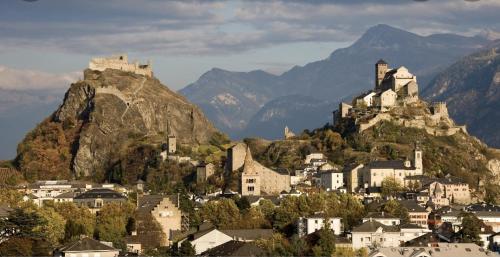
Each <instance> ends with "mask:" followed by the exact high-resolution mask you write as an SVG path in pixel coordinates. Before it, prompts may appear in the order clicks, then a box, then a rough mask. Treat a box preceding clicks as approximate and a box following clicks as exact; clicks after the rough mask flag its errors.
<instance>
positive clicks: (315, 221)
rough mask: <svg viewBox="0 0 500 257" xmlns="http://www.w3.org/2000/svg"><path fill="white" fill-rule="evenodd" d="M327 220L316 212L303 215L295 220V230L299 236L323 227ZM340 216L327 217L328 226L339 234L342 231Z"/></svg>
mask: <svg viewBox="0 0 500 257" xmlns="http://www.w3.org/2000/svg"><path fill="white" fill-rule="evenodd" d="M325 220H327V219H326V218H325V217H324V216H323V215H321V214H317V215H313V216H310V217H303V218H300V219H299V220H298V221H297V230H298V234H299V236H305V235H309V234H312V233H314V232H315V231H318V230H320V229H322V228H325V226H326V225H327V224H325ZM341 220H342V219H341V218H338V217H330V218H328V226H329V228H330V229H331V230H332V231H333V233H334V234H335V235H340V234H341V232H342V223H341Z"/></svg>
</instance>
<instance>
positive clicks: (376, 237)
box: [351, 220, 431, 249]
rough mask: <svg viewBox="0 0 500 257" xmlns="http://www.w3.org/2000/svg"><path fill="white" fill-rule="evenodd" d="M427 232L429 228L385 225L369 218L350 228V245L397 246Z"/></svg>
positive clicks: (357, 247) (368, 246) (359, 246)
mask: <svg viewBox="0 0 500 257" xmlns="http://www.w3.org/2000/svg"><path fill="white" fill-rule="evenodd" d="M429 232H431V231H430V230H429V229H425V228H420V227H416V226H386V225H384V224H382V223H380V222H377V221H374V220H371V221H367V222H364V223H363V224H361V225H359V226H357V227H355V228H353V229H352V231H351V235H352V247H353V248H354V249H361V248H373V247H397V246H399V245H401V244H402V243H404V242H407V241H410V240H412V239H414V238H417V237H419V236H422V235H424V234H426V233H429Z"/></svg>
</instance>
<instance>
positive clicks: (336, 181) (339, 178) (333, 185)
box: [320, 170, 344, 191]
mask: <svg viewBox="0 0 500 257" xmlns="http://www.w3.org/2000/svg"><path fill="white" fill-rule="evenodd" d="M320 178H321V179H320V181H321V187H323V188H324V189H326V190H327V191H332V190H337V189H339V188H341V187H343V186H344V175H343V174H342V172H341V171H333V170H330V171H325V172H322V173H320Z"/></svg>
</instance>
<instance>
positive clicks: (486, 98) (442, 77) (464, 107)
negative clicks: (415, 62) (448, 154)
mask: <svg viewBox="0 0 500 257" xmlns="http://www.w3.org/2000/svg"><path fill="white" fill-rule="evenodd" d="M423 94H424V96H425V97H426V98H427V99H428V100H431V101H444V102H446V103H447V105H448V110H449V112H450V115H451V116H452V117H453V118H454V119H455V120H456V121H457V122H458V123H461V124H467V127H468V130H469V132H470V133H471V134H472V135H475V136H477V137H479V138H480V139H481V140H483V141H485V142H486V143H488V144H489V145H490V146H494V147H500V112H499V111H498V110H499V109H500V41H497V42H495V43H494V44H493V45H492V46H491V47H489V48H487V49H484V50H481V51H479V52H477V53H474V54H471V55H469V56H466V57H464V58H461V59H460V60H459V61H457V62H456V63H455V64H453V65H451V66H450V67H449V68H448V69H446V70H445V71H443V72H442V73H440V74H439V75H437V76H436V77H435V79H434V80H433V81H432V82H431V83H430V85H429V87H427V88H426V90H424V92H423Z"/></svg>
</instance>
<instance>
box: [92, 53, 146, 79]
mask: <svg viewBox="0 0 500 257" xmlns="http://www.w3.org/2000/svg"><path fill="white" fill-rule="evenodd" d="M89 69H91V70H97V71H104V70H105V69H115V70H122V71H128V72H133V73H135V74H139V75H143V76H148V77H152V76H153V70H152V68H151V64H150V63H148V64H139V63H138V62H134V63H129V62H128V57H127V55H118V56H111V57H104V58H93V59H92V60H90V62H89Z"/></svg>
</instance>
